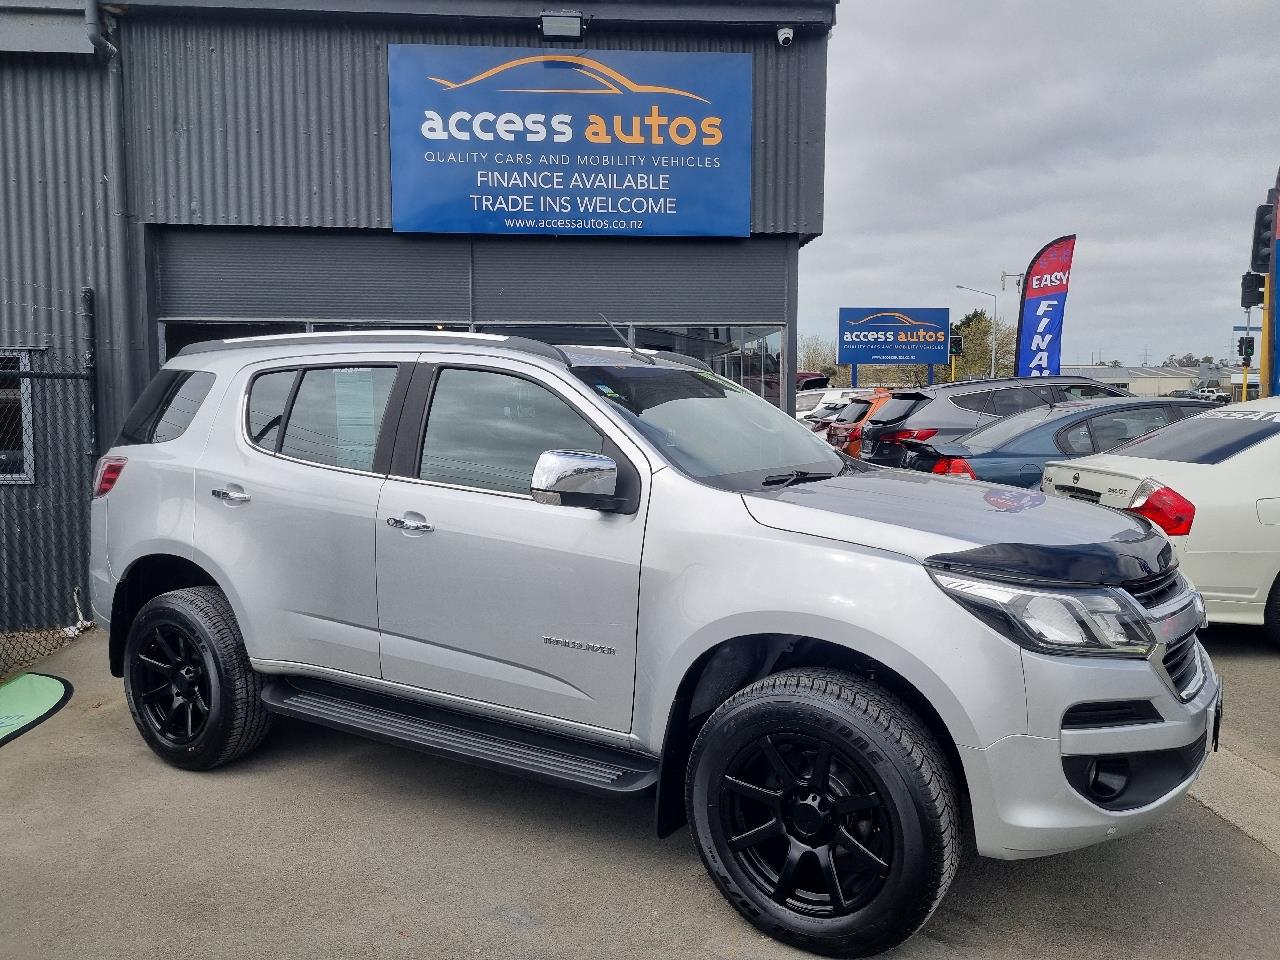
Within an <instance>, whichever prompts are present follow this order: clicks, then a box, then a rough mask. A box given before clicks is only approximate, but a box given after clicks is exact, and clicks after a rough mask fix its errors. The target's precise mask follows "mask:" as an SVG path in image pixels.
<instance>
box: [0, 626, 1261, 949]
mask: <svg viewBox="0 0 1280 960" xmlns="http://www.w3.org/2000/svg"><path fill="white" fill-rule="evenodd" d="M1233 638H1234V639H1233ZM1210 643H1211V647H1210V649H1211V651H1212V652H1213V654H1214V657H1215V662H1216V663H1217V665H1218V667H1219V669H1220V670H1221V671H1222V672H1223V673H1224V675H1226V677H1227V681H1228V684H1229V687H1228V690H1229V693H1230V694H1231V695H1232V697H1233V699H1232V702H1231V708H1232V709H1231V712H1230V713H1229V714H1228V721H1227V725H1226V733H1225V743H1226V744H1227V745H1228V746H1229V747H1231V749H1232V750H1233V751H1240V753H1239V756H1240V757H1241V758H1243V760H1244V761H1245V762H1246V763H1250V764H1253V765H1254V768H1255V769H1269V768H1270V765H1271V764H1272V763H1273V762H1275V761H1277V760H1280V750H1277V751H1275V752H1274V753H1272V752H1271V751H1273V750H1275V748H1276V746H1277V744H1276V740H1275V733H1274V731H1273V730H1271V729H1270V728H1267V727H1266V723H1265V722H1264V721H1267V722H1273V721H1274V711H1273V710H1266V716H1264V714H1263V712H1262V711H1264V709H1266V707H1265V702H1266V697H1267V694H1266V691H1267V690H1268V689H1269V690H1270V691H1272V702H1274V691H1276V690H1280V653H1277V652H1276V651H1272V650H1265V653H1259V652H1255V650H1254V649H1252V648H1251V646H1250V645H1249V643H1248V642H1247V641H1246V640H1244V639H1241V638H1239V637H1235V635H1232V636H1231V637H1228V638H1227V639H1226V640H1223V641H1219V640H1218V638H1216V637H1213V636H1211V638H1210ZM1255 643H1256V645H1257V646H1258V647H1259V648H1261V643H1262V641H1261V638H1260V637H1258V638H1257V640H1256V641H1255ZM1261 649H1265V648H1261ZM39 669H42V670H45V671H47V672H50V673H55V674H58V675H61V676H64V677H66V678H67V679H69V680H71V681H72V683H73V684H75V687H76V694H75V696H74V697H73V698H72V700H71V702H70V703H69V704H68V705H67V706H66V707H65V708H64V709H63V710H62V712H61V713H59V714H58V715H56V716H55V717H53V718H51V719H50V720H48V721H47V722H46V723H45V724H43V725H42V726H41V727H39V728H37V729H36V730H34V731H32V732H31V733H29V734H26V735H25V736H23V737H21V738H19V739H18V740H16V741H14V742H13V743H11V744H9V745H7V746H6V747H4V748H3V749H0V958H4V960H9V958H14V960H18V958H21V960H33V958H64V957H65V958H76V960H83V958H86V957H93V958H98V957H101V958H117V957H119V958H125V957H128V958H138V960H144V958H153V957H154V958H170V957H173V956H178V955H186V956H199V957H264V958H275V957H281V958H283V957H290V958H292V957H304V956H306V957H314V958H353V957H397V958H398V957H450V958H453V957H461V956H480V957H503V958H505V957H512V958H516V957H520V958H541V957H546V958H551V957H557V958H559V957H612V956H622V955H625V956H628V957H646V958H666V957H673V958H674V957H681V958H685V957H726V958H728V957H734V958H738V957H741V958H769V957H799V956H803V955H802V954H799V953H796V952H795V951H792V950H789V949H787V948H784V947H781V946H779V945H777V944H775V943H773V942H772V941H770V940H768V939H766V938H764V937H761V936H759V935H757V934H756V933H755V932H754V930H753V929H752V928H751V927H749V926H748V925H747V924H746V923H744V922H743V921H741V920H740V919H739V918H738V916H737V914H735V913H734V912H733V911H732V909H730V908H729V907H728V905H727V904H725V903H724V902H723V901H722V900H721V898H720V896H719V894H717V893H716V891H715V889H714V888H713V887H712V885H711V883H710V881H709V880H708V879H707V878H706V877H705V875H704V872H703V868H702V865H701V863H700V862H699V860H698V857H697V854H696V852H695V851H694V849H693V846H692V843H691V842H690V840H689V838H688V836H687V834H685V833H683V832H682V833H680V834H677V835H676V836H673V837H670V838H668V839H667V840H665V841H657V840H655V839H654V838H653V837H652V835H651V832H650V811H649V807H648V805H647V804H645V803H644V802H642V801H620V800H610V799H596V798H590V797H583V796H579V795H577V794H573V793H567V792H565V791H562V790H557V789H555V788H552V787H548V786H543V785H541V784H535V783H529V782H525V781H522V780H519V779H515V778H512V777H508V776H505V775H502V774H498V773H492V772H488V771H483V770H479V769H475V768H471V767H466V766H462V765H458V764H453V763H447V762H445V761H440V760H435V759H433V758H430V757H426V756H423V755H421V754H417V753H413V752H410V751H405V750H399V749H395V748H392V747H388V746H384V745H380V744H375V743H372V742H369V741H365V740H361V739H358V738H355V737H349V736H345V735H340V734H336V733H333V732H331V731H327V730H324V729H321V728H316V727H310V726H307V725H304V724H297V723H287V722H286V723H279V724H278V725H277V727H276V729H275V731H274V732H273V734H272V736H271V738H270V740H269V741H268V743H267V744H266V745H265V746H264V748H263V749H262V750H260V751H259V752H258V753H256V754H254V755H253V756H251V757H249V758H247V759H246V760H244V761H242V762H240V763H238V764H235V765H233V766H230V767H227V768H224V769H223V770H219V771H216V772H214V773H207V774H192V773H184V772H182V771H178V770H174V769H172V768H170V767H167V766H165V765H164V764H162V763H161V762H160V761H159V760H158V759H157V758H155V757H154V756H153V755H152V754H151V752H150V751H149V750H148V749H147V748H146V747H145V745H144V744H143V742H142V740H141V738H140V737H139V736H138V735H137V733H136V731H135V730H134V728H133V724H132V721H131V720H130V718H129V713H128V709H127V707H126V706H125V703H124V697H123V694H122V691H121V687H120V682H119V681H118V680H116V679H114V678H112V677H110V676H109V675H108V674H107V671H106V652H105V644H104V638H103V637H102V636H101V634H100V633H98V632H96V631H95V632H94V633H91V634H89V635H86V636H85V637H83V638H81V639H80V640H78V641H76V642H75V643H73V644H72V645H70V646H69V647H67V648H65V649H64V650H62V651H60V652H59V653H57V654H55V655H54V656H53V657H51V658H49V660H47V661H45V662H44V663H42V664H40V665H39ZM1237 673H1238V674H1239V677H1238V678H1237V677H1235V676H1233V674H1237ZM1238 689H1239V690H1241V691H1242V692H1237V690H1238ZM1255 723H1256V724H1257V726H1258V729H1254V724H1255ZM1242 724H1243V725H1247V726H1244V727H1238V726H1237V725H1242ZM1264 762H1265V764H1266V765H1267V766H1266V767H1265V768H1264V767H1261V766H1258V764H1261V763H1264ZM1246 773H1247V771H1246ZM1245 779H1246V781H1247V780H1248V777H1247V776H1246V778H1245ZM1226 789H1227V790H1228V792H1230V790H1231V789H1232V788H1231V787H1230V786H1229V785H1228V786H1227V788H1226ZM1277 928H1280V856H1277V855H1276V854H1275V853H1273V852H1272V851H1271V850H1268V849H1267V848H1266V847H1265V846H1264V845H1263V844H1261V843H1259V842H1257V841H1255V840H1253V839H1251V838H1250V837H1249V836H1247V835H1246V834H1245V833H1244V832H1242V831H1241V830H1240V829H1237V827H1236V826H1234V825H1233V824H1231V823H1230V822H1228V821H1227V820H1225V819H1223V817H1222V816H1220V815H1218V814H1217V813H1215V812H1213V811H1212V810H1210V809H1207V808H1206V807H1205V806H1203V805H1202V804H1200V803H1198V802H1196V801H1195V800H1185V801H1183V802H1182V804H1181V805H1180V806H1179V808H1178V810H1177V811H1176V814H1175V815H1174V816H1173V817H1172V818H1170V819H1169V820H1168V821H1166V822H1165V823H1164V824H1162V825H1161V826H1159V827H1157V828H1156V829H1154V830H1151V831H1149V832H1147V833H1145V834H1141V835H1139V836H1136V837H1132V838H1128V839H1124V840H1118V841H1115V842H1113V843H1110V844H1107V845H1104V846H1102V847H1097V848H1094V849H1091V850H1084V851H1080V852H1078V853H1074V854H1068V855H1065V856H1060V857H1053V858H1049V859H1045V860H1035V861H1024V862H1020V863H1000V862H995V861H978V862H977V863H974V864H970V865H968V866H967V867H965V868H963V869H962V870H961V873H960V875H959V876H958V878H957V880H956V883H955V885H954V887H953V888H952V891H951V893H950V895H949V896H948V897H947V899H946V900H945V901H944V903H943V906H942V907H941V909H940V910H939V912H938V914H937V915H936V916H935V917H934V918H933V920H932V921H931V922H930V923H929V925H928V926H927V927H926V928H925V930H924V931H923V933H921V934H920V935H918V936H917V937H916V938H915V939H913V940H912V941H910V942H909V943H908V944H906V945H905V946H904V947H903V948H901V949H900V950H899V951H897V953H896V954H895V955H894V956H896V957H898V958H912V960H917V958H921V960H923V958H930V960H932V958H956V960H960V958H964V960H979V958H1000V960H1004V958H1010V960H1012V958H1032V957H1035V958H1088V960H1108V958H1116V960H1120V958H1125V960H1130V958H1153V960H1155V958H1159V960H1179V958H1202V957H1206V956H1213V957H1228V958H1237V957H1238V958H1242V960H1243V958H1250V960H1253V958H1259V957H1268V956H1276V955H1277V953H1278V952H1280V951H1278V949H1277V946H1276V937H1275V933H1274V931H1275V930H1276V929H1277Z"/></svg>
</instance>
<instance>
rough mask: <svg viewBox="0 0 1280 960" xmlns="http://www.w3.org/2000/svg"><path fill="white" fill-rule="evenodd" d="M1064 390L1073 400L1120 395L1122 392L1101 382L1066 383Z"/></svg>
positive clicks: (1063, 385) (1061, 385)
mask: <svg viewBox="0 0 1280 960" xmlns="http://www.w3.org/2000/svg"><path fill="white" fill-rule="evenodd" d="M1060 387H1061V389H1062V392H1063V393H1065V394H1066V395H1067V396H1068V397H1069V398H1070V399H1072V400H1097V399H1098V398H1099V397H1119V396H1123V394H1122V393H1120V392H1118V391H1116V390H1112V389H1111V388H1110V387H1104V386H1103V385H1102V384H1100V383H1064V384H1060Z"/></svg>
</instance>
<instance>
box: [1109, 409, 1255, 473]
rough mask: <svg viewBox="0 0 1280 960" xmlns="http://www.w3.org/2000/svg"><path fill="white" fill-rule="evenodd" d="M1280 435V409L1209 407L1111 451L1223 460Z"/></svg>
mask: <svg viewBox="0 0 1280 960" xmlns="http://www.w3.org/2000/svg"><path fill="white" fill-rule="evenodd" d="M1277 434H1280V411H1277V410H1229V409H1228V410H1209V411H1207V412H1205V413H1202V414H1200V415H1199V416H1195V417H1188V418H1186V419H1185V420H1177V421H1175V422H1173V423H1171V424H1169V425H1168V426H1165V427H1162V428H1161V429H1159V430H1157V431H1156V432H1155V433H1149V434H1147V435H1146V436H1145V437H1139V438H1138V439H1136V440H1131V441H1130V442H1128V443H1124V444H1121V445H1120V446H1118V447H1116V448H1115V449H1113V450H1111V451H1110V452H1111V453H1117V454H1121V455H1123V456H1126V457H1143V458H1145V459H1147V460H1170V461H1175V462H1178V463H1221V462H1222V461H1224V460H1226V459H1228V458H1229V457H1234V456H1235V455H1236V454H1238V453H1242V452H1244V451H1245V450H1248V449H1249V448H1250V447H1253V446H1256V445H1257V444H1259V443H1262V442H1263V441H1264V440H1268V439H1270V438H1272V437H1274V436H1276V435H1277Z"/></svg>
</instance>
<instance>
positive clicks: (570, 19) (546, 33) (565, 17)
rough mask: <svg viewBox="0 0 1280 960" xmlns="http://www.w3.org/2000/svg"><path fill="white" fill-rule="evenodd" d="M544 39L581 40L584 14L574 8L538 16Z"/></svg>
mask: <svg viewBox="0 0 1280 960" xmlns="http://www.w3.org/2000/svg"><path fill="white" fill-rule="evenodd" d="M538 29H539V30H540V31H541V32H542V39H543V40H581V39H582V14H581V13H577V12H576V11H573V10H561V11H560V12H559V13H543V14H541V15H540V16H539V17H538Z"/></svg>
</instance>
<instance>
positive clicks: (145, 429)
mask: <svg viewBox="0 0 1280 960" xmlns="http://www.w3.org/2000/svg"><path fill="white" fill-rule="evenodd" d="M213 380H214V377H213V374H212V373H209V372H208V371H206V370H161V371H160V372H159V373H157V374H156V376H155V379H153V380H152V381H151V383H150V384H148V385H147V389H146V390H144V391H143V392H142V396H140V397H139V398H138V402H137V403H135V404H134V405H133V409H132V410H130V411H129V416H128V418H127V419H126V420H125V422H124V427H123V428H122V429H121V431H120V437H119V439H118V440H117V441H116V443H118V444H120V445H133V444H140V443H167V442H168V441H170V440H177V439H178V438H179V437H180V436H182V435H183V433H185V432H186V430H187V427H189V426H190V425H191V421H192V420H194V419H195V416H196V414H197V413H198V412H199V411H200V405H201V404H202V403H203V402H204V398H205V397H207V396H208V395H209V391H210V390H211V389H212V388H213Z"/></svg>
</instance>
